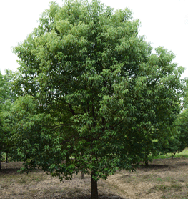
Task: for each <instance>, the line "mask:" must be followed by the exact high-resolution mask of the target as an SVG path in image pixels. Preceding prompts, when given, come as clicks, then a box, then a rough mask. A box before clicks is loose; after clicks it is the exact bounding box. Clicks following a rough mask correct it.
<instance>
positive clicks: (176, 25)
mask: <svg viewBox="0 0 188 199" xmlns="http://www.w3.org/2000/svg"><path fill="white" fill-rule="evenodd" d="M49 2H50V0H27V1H26V0H17V1H15V0H6V1H3V0H1V1H0V22H1V32H0V71H1V72H2V73H4V70H5V69H11V70H13V71H16V69H17V68H18V67H19V65H18V64H17V63H16V59H17V57H16V55H14V54H13V53H12V50H11V47H14V46H17V44H18V43H19V42H23V41H24V39H26V37H27V35H29V34H30V33H31V32H32V31H33V30H34V28H35V27H37V25H38V23H37V21H38V20H39V17H40V15H41V14H42V12H43V11H44V10H45V9H47V8H49ZM56 2H57V3H58V4H59V5H62V1H61V0H56ZM101 2H102V3H104V4H105V5H107V6H111V7H113V8H114V9H124V8H126V7H128V8H129V9H130V10H132V12H133V19H139V20H140V22H141V26H140V28H139V35H145V39H146V40H147V41H148V42H151V45H152V47H153V48H156V47H158V46H163V47H164V48H166V49H167V50H170V51H172V52H173V53H174V54H175V55H176V58H175V59H174V60H173V62H175V63H177V64H178V66H183V67H185V69H186V70H185V72H184V74H183V75H182V77H188V61H187V56H188V50H187V46H188V11H187V10H188V1H187V0H115V1H114V0H101Z"/></svg>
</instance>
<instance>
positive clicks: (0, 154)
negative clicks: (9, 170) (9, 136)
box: [0, 151, 1, 170]
mask: <svg viewBox="0 0 188 199" xmlns="http://www.w3.org/2000/svg"><path fill="white" fill-rule="evenodd" d="M0 170H1V151H0Z"/></svg>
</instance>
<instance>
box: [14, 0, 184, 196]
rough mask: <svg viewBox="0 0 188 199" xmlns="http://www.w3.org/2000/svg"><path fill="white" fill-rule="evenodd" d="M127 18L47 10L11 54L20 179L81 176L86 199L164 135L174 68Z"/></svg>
mask: <svg viewBox="0 0 188 199" xmlns="http://www.w3.org/2000/svg"><path fill="white" fill-rule="evenodd" d="M131 15H132V14H131V12H130V10H128V9H125V10H117V11H113V9H112V8H110V7H105V6H104V5H103V4H101V3H100V2H99V1H97V0H93V1H91V2H90V3H89V2H88V1H82V2H81V1H65V2H64V5H63V6H62V7H60V6H58V5H57V4H56V3H54V2H52V3H51V6H50V8H49V9H48V10H46V11H45V12H44V13H43V14H42V16H41V18H40V23H39V26H38V28H36V29H35V30H34V31H33V32H32V33H31V34H30V35H29V36H28V37H27V39H26V40H25V41H24V42H23V43H22V44H19V45H18V46H17V47H15V49H14V52H15V53H16V54H17V56H18V57H19V59H20V60H19V64H20V68H19V71H20V73H21V74H22V77H21V78H20V79H19V81H17V86H18V85H19V84H20V87H21V85H22V89H21V90H20V92H19V95H20V96H21V97H20V99H18V100H17V102H16V103H15V106H16V107H17V109H16V110H18V111H17V112H18V115H15V114H14V116H15V121H19V124H18V123H17V128H14V129H16V132H15V134H14V135H13V137H12V139H13V140H15V142H17V143H18V144H17V147H18V148H17V150H20V151H22V153H23V154H27V155H28V157H29V158H27V157H26V158H25V169H26V171H29V169H31V168H35V167H36V166H40V167H42V169H43V170H44V171H46V172H49V173H51V175H53V176H59V178H60V179H63V178H64V177H66V178H67V177H68V178H69V177H70V179H71V177H72V174H73V173H78V172H79V171H83V172H84V173H88V172H90V174H91V198H92V199H94V198H95V199H96V198H98V191H97V181H98V179H99V178H104V179H106V178H107V177H108V176H109V175H111V174H113V173H114V172H115V171H116V169H117V168H118V169H134V166H135V165H136V164H138V163H139V162H140V161H141V160H143V155H144V154H145V152H146V149H145V148H144V146H145V144H146V142H148V143H149V144H148V147H149V148H152V147H150V146H151V144H150V143H151V142H152V139H153V138H155V139H159V140H160V139H162V137H163V133H164V132H165V131H164V132H163V133H162V132H161V133H158V134H157V133H156V129H162V126H163V127H164V128H166V129H167V127H168V126H169V125H170V124H171V122H172V121H173V120H174V118H175V117H176V115H177V114H178V111H179V103H180V99H179V97H180V96H181V94H182V92H183V91H182V88H183V84H182V83H181V82H180V79H179V77H180V74H181V73H182V72H183V69H182V68H177V65H176V64H172V63H171V61H172V59H173V58H174V55H173V54H172V53H171V52H168V51H167V50H165V49H163V48H161V47H159V48H157V49H156V52H157V54H156V55H155V54H154V55H153V54H151V52H152V48H151V46H150V44H148V43H147V42H146V41H144V37H139V36H138V26H139V21H138V20H135V21H133V20H132V16H131ZM24 95H25V96H24ZM20 100H23V101H24V102H25V103H24V104H26V106H25V105H23V106H22V104H23V103H21V101H20ZM161 102H162V103H161ZM29 104H35V106H31V105H29ZM28 107H30V108H31V110H32V111H26V110H28ZM32 107H35V108H34V109H33V108H32ZM13 109H14V108H13ZM19 113H21V114H19ZM23 113H24V114H23ZM27 113H28V114H29V115H27ZM25 114H26V116H25ZM18 116H19V117H20V116H21V117H20V118H19V117H18ZM16 118H19V119H16ZM14 123H15V122H14ZM15 124H16V123H15ZM21 124H22V125H21ZM168 133H169V131H166V132H165V135H166V134H168ZM160 136H161V138H160ZM21 142H22V143H27V145H25V148H26V151H27V153H26V152H24V150H25V149H24V148H23V147H22V146H23V145H21V146H20V143H21ZM19 146H20V147H19ZM149 150H150V149H149ZM147 152H148V151H147ZM81 154H82V155H81ZM70 157H74V159H73V160H70ZM27 160H30V161H27ZM65 160H66V163H64V161H65Z"/></svg>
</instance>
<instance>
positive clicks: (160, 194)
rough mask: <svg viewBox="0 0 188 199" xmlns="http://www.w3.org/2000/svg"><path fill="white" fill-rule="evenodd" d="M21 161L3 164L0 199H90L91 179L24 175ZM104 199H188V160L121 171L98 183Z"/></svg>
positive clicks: (34, 172) (156, 163)
mask: <svg viewBox="0 0 188 199" xmlns="http://www.w3.org/2000/svg"><path fill="white" fill-rule="evenodd" d="M21 165H22V163H21V162H10V163H2V171H1V172H0V198H2V199H9V198H11V199H22V198H24V199H26V198H27V199H31V198H35V199H37V198H40V199H60V198H65V199H76V198H77V199H89V198H90V193H91V192H90V181H91V179H90V176H89V175H85V179H80V174H78V175H75V176H74V177H73V179H72V180H65V181H64V183H63V182H60V181H59V178H53V177H51V176H50V175H46V174H45V173H44V172H43V171H41V170H37V171H33V172H31V173H29V174H28V175H27V174H20V173H18V172H17V170H18V169H19V168H20V167H21ZM98 192H99V198H100V199H112V198H113V199H159V198H169V199H173V198H174V199H179V198H181V199H186V198H187V199H188V159H187V158H174V159H172V158H170V159H161V160H154V161H153V162H152V163H151V164H150V165H149V167H145V166H141V167H140V168H139V169H137V171H136V172H129V171H117V172H116V173H115V175H112V176H109V177H108V179H107V180H106V181H105V180H99V181H98Z"/></svg>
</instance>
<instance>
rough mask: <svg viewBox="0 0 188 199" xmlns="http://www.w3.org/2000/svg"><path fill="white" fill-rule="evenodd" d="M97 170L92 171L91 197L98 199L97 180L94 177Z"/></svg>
mask: <svg viewBox="0 0 188 199" xmlns="http://www.w3.org/2000/svg"><path fill="white" fill-rule="evenodd" d="M94 176H95V172H94V171H91V199H98V190H97V181H96V180H94V179H93V177H94Z"/></svg>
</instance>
